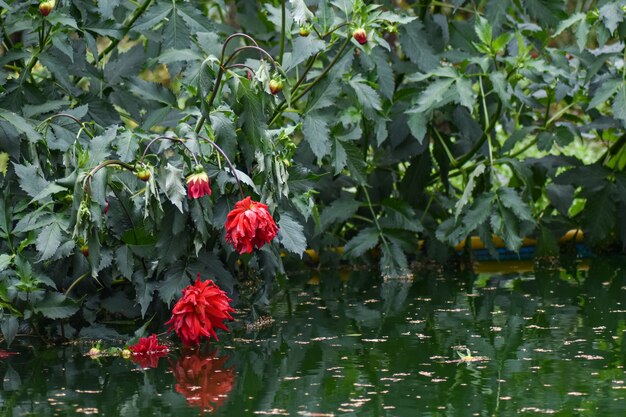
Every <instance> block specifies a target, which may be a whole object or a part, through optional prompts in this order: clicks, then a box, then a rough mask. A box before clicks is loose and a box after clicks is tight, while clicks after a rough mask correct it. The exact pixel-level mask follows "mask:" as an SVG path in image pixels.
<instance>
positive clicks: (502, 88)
mask: <svg viewBox="0 0 626 417" xmlns="http://www.w3.org/2000/svg"><path fill="white" fill-rule="evenodd" d="M489 79H490V80H491V83H492V84H493V90H494V91H495V92H496V94H497V95H498V97H500V100H502V102H503V103H504V104H508V103H510V101H511V94H512V92H511V86H510V85H509V83H508V82H507V80H506V74H505V73H503V72H500V71H494V72H491V73H490V74H489Z"/></svg>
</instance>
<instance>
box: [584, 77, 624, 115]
mask: <svg viewBox="0 0 626 417" xmlns="http://www.w3.org/2000/svg"><path fill="white" fill-rule="evenodd" d="M623 84H624V81H623V80H622V79H617V78H614V79H610V80H605V81H603V82H602V84H600V86H599V87H598V88H597V89H596V91H595V92H594V94H593V98H592V99H591V101H590V102H589V106H588V108H589V109H591V108H594V107H598V106H599V105H601V104H604V103H605V102H606V101H607V100H608V99H610V98H611V97H612V96H613V94H615V92H616V91H617V90H619V89H620V87H622V85H623Z"/></svg>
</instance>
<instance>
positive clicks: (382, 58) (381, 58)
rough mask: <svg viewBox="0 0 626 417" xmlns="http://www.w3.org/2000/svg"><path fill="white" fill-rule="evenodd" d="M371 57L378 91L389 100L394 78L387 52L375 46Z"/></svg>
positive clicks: (391, 94)
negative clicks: (378, 87) (376, 76)
mask: <svg viewBox="0 0 626 417" xmlns="http://www.w3.org/2000/svg"><path fill="white" fill-rule="evenodd" d="M371 57H372V60H373V61H374V64H375V65H376V71H377V73H378V74H377V75H378V85H379V86H380V93H381V94H382V95H383V96H385V97H386V98H388V99H389V100H391V99H392V98H393V93H394V90H395V80H394V75H393V68H392V67H391V64H390V63H389V61H388V58H387V54H386V53H385V50H384V49H383V48H382V47H380V46H377V47H375V48H374V49H373V50H372V53H371Z"/></svg>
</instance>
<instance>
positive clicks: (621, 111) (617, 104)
mask: <svg viewBox="0 0 626 417" xmlns="http://www.w3.org/2000/svg"><path fill="white" fill-rule="evenodd" d="M613 117H615V118H616V119H620V120H621V121H622V124H623V125H624V126H626V86H624V84H622V86H621V87H620V89H619V90H618V91H617V94H615V99H614V100H613Z"/></svg>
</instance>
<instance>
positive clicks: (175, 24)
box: [161, 2, 191, 50]
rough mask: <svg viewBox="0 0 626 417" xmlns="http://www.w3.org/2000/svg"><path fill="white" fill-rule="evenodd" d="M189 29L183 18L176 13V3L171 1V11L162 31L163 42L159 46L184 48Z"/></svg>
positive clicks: (163, 47)
mask: <svg viewBox="0 0 626 417" xmlns="http://www.w3.org/2000/svg"><path fill="white" fill-rule="evenodd" d="M190 37H191V31H190V30H189V26H187V23H186V22H185V20H184V19H183V18H182V17H181V16H180V15H179V14H178V12H177V6H176V3H175V2H173V3H172V13H171V14H170V15H169V16H168V21H167V23H166V26H165V30H164V31H163V44H162V46H161V48H162V49H163V50H168V49H170V48H174V49H185V48H187V46H188V45H189V38H190Z"/></svg>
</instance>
